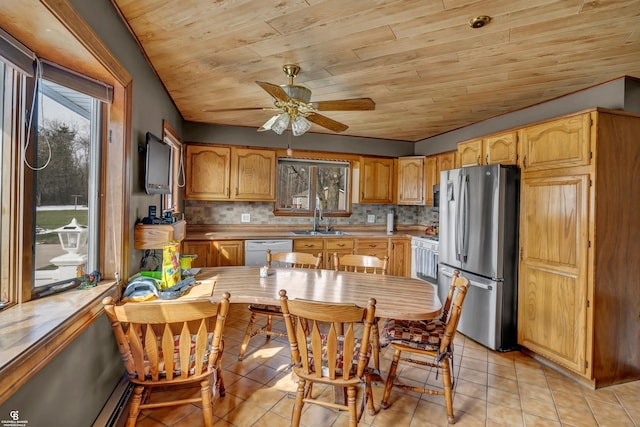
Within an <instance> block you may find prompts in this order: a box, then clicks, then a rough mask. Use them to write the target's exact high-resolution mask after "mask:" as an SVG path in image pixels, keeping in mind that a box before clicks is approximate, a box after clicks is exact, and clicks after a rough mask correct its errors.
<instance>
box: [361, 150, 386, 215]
mask: <svg viewBox="0 0 640 427" xmlns="http://www.w3.org/2000/svg"><path fill="white" fill-rule="evenodd" d="M393 177H394V175H393V159H387V158H376V157H361V158H360V203H380V204H391V203H393Z"/></svg>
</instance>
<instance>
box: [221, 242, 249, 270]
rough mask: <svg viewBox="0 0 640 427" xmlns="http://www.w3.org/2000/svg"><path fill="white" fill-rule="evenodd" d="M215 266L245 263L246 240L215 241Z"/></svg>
mask: <svg viewBox="0 0 640 427" xmlns="http://www.w3.org/2000/svg"><path fill="white" fill-rule="evenodd" d="M213 249H214V252H213V255H214V262H215V265H214V267H222V266H226V265H244V240H220V241H217V242H213Z"/></svg>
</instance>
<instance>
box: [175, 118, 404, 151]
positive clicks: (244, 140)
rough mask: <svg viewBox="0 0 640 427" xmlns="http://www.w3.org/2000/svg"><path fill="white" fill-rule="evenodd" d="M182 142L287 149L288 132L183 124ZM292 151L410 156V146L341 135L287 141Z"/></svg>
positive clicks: (315, 136)
mask: <svg viewBox="0 0 640 427" xmlns="http://www.w3.org/2000/svg"><path fill="white" fill-rule="evenodd" d="M183 140H184V141H189V142H208V143H212V144H233V145H252V146H260V147H271V148H287V143H289V132H285V134H282V135H278V134H276V133H274V132H257V131H256V129H253V128H245V127H234V126H216V125H208V124H204V123H193V122H185V123H184V127H183ZM290 141H291V144H290V146H291V148H292V149H293V150H296V149H299V150H316V151H328V152H335V153H352V154H369V155H378V156H390V157H400V156H408V155H413V149H414V144H413V142H406V141H390V140H386V139H375V138H358V137H351V136H344V135H329V134H314V133H311V132H308V133H305V134H304V135H302V136H295V137H291V139H290Z"/></svg>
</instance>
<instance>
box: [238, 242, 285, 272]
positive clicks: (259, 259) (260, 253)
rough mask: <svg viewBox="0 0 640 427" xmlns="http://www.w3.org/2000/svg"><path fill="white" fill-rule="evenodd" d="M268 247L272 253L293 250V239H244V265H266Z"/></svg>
mask: <svg viewBox="0 0 640 427" xmlns="http://www.w3.org/2000/svg"><path fill="white" fill-rule="evenodd" d="M267 249H270V250H271V252H272V253H275V252H291V251H292V250H293V241H292V240H291V239H277V240H271V239H265V240H245V241H244V265H260V266H262V265H265V264H266V263H267Z"/></svg>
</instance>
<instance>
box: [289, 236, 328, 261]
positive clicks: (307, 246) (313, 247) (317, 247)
mask: <svg viewBox="0 0 640 427" xmlns="http://www.w3.org/2000/svg"><path fill="white" fill-rule="evenodd" d="M323 249H324V248H323V244H322V239H294V240H293V251H294V252H304V253H307V254H312V255H315V256H318V254H319V253H321V252H322V251H323ZM325 261H326V260H325ZM323 262H324V261H323Z"/></svg>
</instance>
